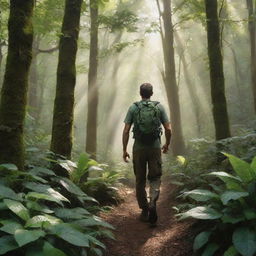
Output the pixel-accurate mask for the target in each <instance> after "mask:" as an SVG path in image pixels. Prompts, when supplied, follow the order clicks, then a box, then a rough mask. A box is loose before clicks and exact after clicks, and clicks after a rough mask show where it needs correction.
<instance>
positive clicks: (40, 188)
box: [24, 182, 69, 202]
mask: <svg viewBox="0 0 256 256" xmlns="http://www.w3.org/2000/svg"><path fill="white" fill-rule="evenodd" d="M24 186H25V187H26V188H28V189H30V190H32V191H35V192H39V193H44V194H48V195H51V196H53V197H54V198H56V199H57V200H60V201H66V202H69V200H68V199H67V198H66V197H64V196H63V195H61V194H60V193H59V192H58V191H56V190H54V189H53V188H51V187H50V186H49V185H43V184H39V183H35V182H25V183H24Z"/></svg>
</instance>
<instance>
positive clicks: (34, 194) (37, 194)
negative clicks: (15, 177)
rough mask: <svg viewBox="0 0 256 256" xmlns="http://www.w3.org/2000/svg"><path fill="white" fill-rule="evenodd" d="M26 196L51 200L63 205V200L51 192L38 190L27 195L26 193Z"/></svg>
mask: <svg viewBox="0 0 256 256" xmlns="http://www.w3.org/2000/svg"><path fill="white" fill-rule="evenodd" d="M26 198H27V199H31V198H32V199H37V200H46V201H51V202H55V203H57V204H59V205H61V206H63V204H62V202H61V201H60V200H59V199H57V198H55V197H54V196H52V195H49V194H43V193H37V192H29V193H28V194H27V195H26Z"/></svg>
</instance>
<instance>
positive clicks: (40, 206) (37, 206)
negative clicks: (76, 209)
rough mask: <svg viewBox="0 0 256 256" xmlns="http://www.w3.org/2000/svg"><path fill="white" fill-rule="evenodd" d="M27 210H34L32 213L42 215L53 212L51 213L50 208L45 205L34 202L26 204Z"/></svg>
mask: <svg viewBox="0 0 256 256" xmlns="http://www.w3.org/2000/svg"><path fill="white" fill-rule="evenodd" d="M26 206H27V208H29V209H31V210H34V211H38V212H41V213H42V212H43V213H48V214H49V213H54V211H52V210H51V209H50V208H48V207H47V206H46V205H43V204H42V203H40V204H39V203H38V202H35V201H28V202H27V203H26Z"/></svg>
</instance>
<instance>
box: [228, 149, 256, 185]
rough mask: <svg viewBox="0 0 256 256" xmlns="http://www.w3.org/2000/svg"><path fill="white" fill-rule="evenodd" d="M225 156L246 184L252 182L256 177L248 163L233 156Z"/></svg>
mask: <svg viewBox="0 0 256 256" xmlns="http://www.w3.org/2000/svg"><path fill="white" fill-rule="evenodd" d="M225 156H227V157H228V158H229V161H230V163H231V165H232V167H233V169H234V171H235V172H236V174H237V175H238V176H239V177H240V178H241V179H242V180H243V181H245V182H250V181H252V179H253V178H254V177H255V174H254V172H253V170H252V169H251V166H250V164H248V163H247V162H245V161H243V160H241V159H239V158H238V157H235V156H233V155H230V154H227V153H225Z"/></svg>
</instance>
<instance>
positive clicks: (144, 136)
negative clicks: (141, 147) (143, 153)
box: [133, 101, 162, 144]
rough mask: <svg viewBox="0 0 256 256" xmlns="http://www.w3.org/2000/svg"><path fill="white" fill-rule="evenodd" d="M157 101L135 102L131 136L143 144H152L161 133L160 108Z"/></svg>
mask: <svg viewBox="0 0 256 256" xmlns="http://www.w3.org/2000/svg"><path fill="white" fill-rule="evenodd" d="M159 103H160V102H157V101H140V102H135V103H134V104H135V106H136V107H137V109H136V111H135V112H134V127H133V138H135V139H136V140H138V141H140V142H142V143H143V144H152V143H153V142H154V141H155V140H156V139H158V138H160V136H161V134H162V128H161V121H160V110H159V108H158V104H159Z"/></svg>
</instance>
